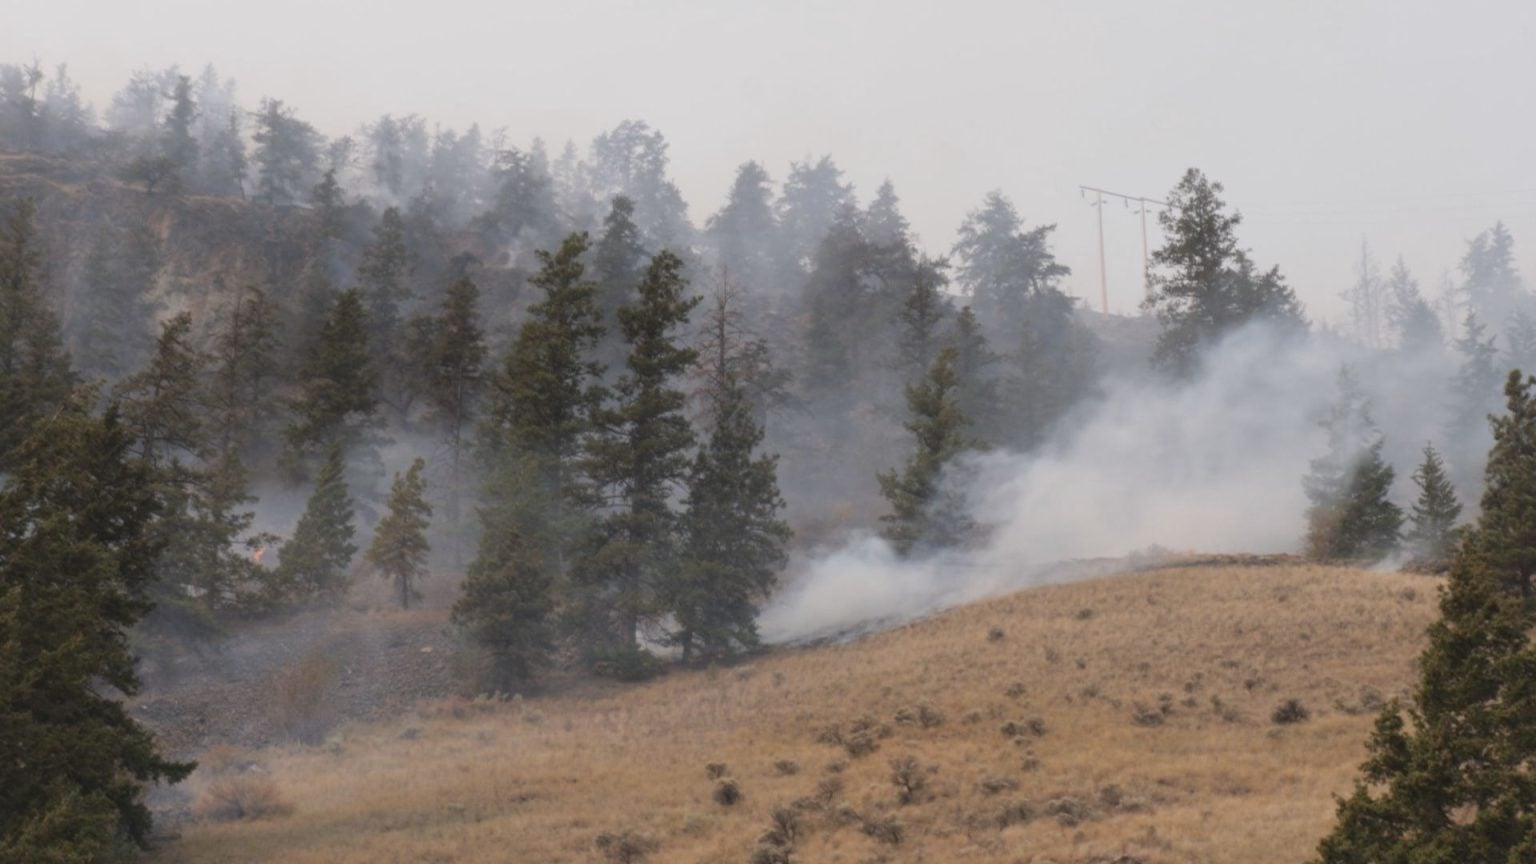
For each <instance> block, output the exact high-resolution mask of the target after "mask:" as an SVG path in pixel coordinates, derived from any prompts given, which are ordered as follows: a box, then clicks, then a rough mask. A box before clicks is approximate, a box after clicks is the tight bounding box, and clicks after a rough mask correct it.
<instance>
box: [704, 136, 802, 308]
mask: <svg viewBox="0 0 1536 864" xmlns="http://www.w3.org/2000/svg"><path fill="white" fill-rule="evenodd" d="M771 182H772V181H771V180H770V179H769V177H768V172H767V171H765V170H764V169H763V166H761V165H759V164H757V163H756V162H745V163H742V165H741V166H740V167H738V168H737V169H736V179H735V181H734V182H733V183H732V184H731V192H730V195H729V196H728V197H727V198H726V202H725V206H724V207H721V208H720V212H718V213H716V214H715V215H713V216H711V217H710V218H709V223H708V225H707V226H706V229H705V230H706V232H707V233H708V236H709V238H710V239H711V240H712V241H713V242H714V246H715V254H716V255H717V256H718V257H719V260H720V266H722V267H724V268H725V270H726V272H727V273H728V274H729V275H730V278H731V280H732V281H733V282H734V283H735V284H736V285H738V286H740V287H741V290H742V291H744V292H745V293H746V294H747V295H748V296H763V295H769V294H773V295H779V294H783V293H784V291H785V290H786V289H787V288H788V287H789V286H787V285H784V284H781V283H782V282H783V281H784V280H783V278H782V275H781V271H780V262H779V252H778V248H779V223H778V219H776V218H775V217H774V214H773V204H772V196H773V193H772V190H771V189H770V184H771Z"/></svg>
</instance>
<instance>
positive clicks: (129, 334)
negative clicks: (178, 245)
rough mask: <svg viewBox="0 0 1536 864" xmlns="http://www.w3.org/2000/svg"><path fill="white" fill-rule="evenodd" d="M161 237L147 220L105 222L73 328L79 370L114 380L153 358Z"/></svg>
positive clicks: (92, 253)
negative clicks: (119, 224)
mask: <svg viewBox="0 0 1536 864" xmlns="http://www.w3.org/2000/svg"><path fill="white" fill-rule="evenodd" d="M160 261H161V254H160V248H159V241H158V239H156V238H155V237H154V235H153V234H152V233H151V231H150V230H149V228H148V226H146V225H142V224H139V225H133V226H129V227H127V228H113V227H112V226H110V225H102V226H101V228H100V229H98V231H97V233H96V236H95V238H93V240H92V242H91V246H90V249H89V251H88V252H87V253H86V257H85V273H84V280H83V284H82V285H81V286H80V294H79V298H78V301H77V305H78V306H79V308H80V313H79V314H78V315H77V316H75V322H74V324H73V326H72V327H71V334H70V335H71V339H70V343H71V345H72V352H71V353H72V354H73V356H74V358H75V362H76V365H77V366H78V367H79V369H80V372H81V373H82V374H84V375H86V376H88V377H90V378H98V379H102V380H104V381H107V382H109V383H115V382H117V381H120V380H122V379H123V378H125V377H127V376H128V375H130V374H132V373H133V372H135V371H136V370H138V369H139V368H140V367H141V366H143V365H144V363H145V361H146V360H148V359H149V354H150V351H151V349H152V348H153V347H154V343H155V314H156V313H157V312H158V311H159V309H160V304H159V303H157V302H156V301H155V300H154V298H153V297H152V295H151V292H152V291H153V290H154V287H155V279H156V275H157V274H158V272H159V270H160Z"/></svg>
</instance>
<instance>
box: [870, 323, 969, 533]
mask: <svg viewBox="0 0 1536 864" xmlns="http://www.w3.org/2000/svg"><path fill="white" fill-rule="evenodd" d="M956 362H957V352H956V350H955V349H954V348H945V349H944V350H943V351H940V352H939V357H938V359H937V360H935V361H934V363H933V367H932V368H930V369H929V370H928V375H927V377H926V378H924V379H923V380H922V381H920V382H918V383H916V384H912V385H910V386H908V387H907V410H908V412H909V413H910V415H911V418H910V419H909V420H908V421H907V422H906V424H905V426H906V428H907V431H909V432H911V433H912V437H913V439H914V441H913V443H914V447H913V450H912V455H911V456H910V457H908V459H907V464H906V466H905V467H903V468H902V470H901V471H900V472H897V471H894V470H892V471H888V472H886V473H883V474H881V475H880V476H879V481H880V494H881V495H883V496H885V499H886V501H888V502H889V503H890V505H891V510H890V512H889V513H887V514H885V515H883V516H881V517H880V521H881V522H883V523H885V527H884V528H882V529H881V531H880V534H881V536H882V537H884V538H885V539H886V540H887V541H889V542H890V544H891V548H893V549H894V550H896V553H897V554H898V555H902V556H906V555H910V554H912V553H913V552H915V551H918V550H922V549H937V548H943V547H946V546H954V545H957V544H960V543H962V542H964V541H965V539H966V538H967V536H968V535H969V534H970V533H971V532H972V530H973V529H974V526H973V524H972V522H971V519H970V517H969V515H968V514H967V513H966V512H965V506H964V501H963V500H962V499H961V498H960V497H959V496H958V495H957V494H955V493H954V492H952V491H950V490H949V488H947V487H946V484H945V482H944V479H945V478H944V472H945V469H946V468H948V467H950V465H951V464H952V463H953V461H954V457H955V456H956V455H958V454H959V453H961V452H962V451H964V450H966V449H968V448H969V446H970V444H969V442H968V441H967V439H966V438H965V436H964V429H965V427H966V426H968V425H970V420H969V419H967V418H966V416H965V415H964V414H963V413H961V411H960V407H959V405H958V404H957V402H956V395H957V394H956V388H957V387H958V385H959V379H958V377H957V376H956V373H955V364H956Z"/></svg>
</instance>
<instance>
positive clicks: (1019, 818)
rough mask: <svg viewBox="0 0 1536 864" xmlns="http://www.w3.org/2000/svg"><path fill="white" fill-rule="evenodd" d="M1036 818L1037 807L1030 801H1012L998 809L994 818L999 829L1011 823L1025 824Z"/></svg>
mask: <svg viewBox="0 0 1536 864" xmlns="http://www.w3.org/2000/svg"><path fill="white" fill-rule="evenodd" d="M1033 818H1035V808H1034V807H1032V806H1030V803H1029V802H1028V801H1012V802H1009V803H1008V804H1005V805H1003V807H1002V809H1000V810H998V811H997V816H996V817H994V820H993V821H995V822H996V823H997V827H998V829H999V830H1001V829H1003V828H1007V827H1008V826H1010V825H1023V824H1025V823H1027V822H1029V820H1031V819H1033Z"/></svg>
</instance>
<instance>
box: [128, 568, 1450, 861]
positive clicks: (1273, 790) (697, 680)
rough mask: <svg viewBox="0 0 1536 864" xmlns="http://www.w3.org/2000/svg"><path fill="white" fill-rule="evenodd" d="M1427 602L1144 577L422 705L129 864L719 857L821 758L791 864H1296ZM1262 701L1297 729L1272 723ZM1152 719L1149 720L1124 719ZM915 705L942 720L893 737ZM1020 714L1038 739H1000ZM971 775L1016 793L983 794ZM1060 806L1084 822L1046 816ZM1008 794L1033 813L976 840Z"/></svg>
mask: <svg viewBox="0 0 1536 864" xmlns="http://www.w3.org/2000/svg"><path fill="white" fill-rule="evenodd" d="M1434 586H1435V582H1434V581H1433V580H1431V579H1428V578H1426V577H1422V576H1414V575H1407V574H1398V573H1369V572H1363V571H1356V570H1348V569H1336V568H1323V567H1311V566H1285V567H1254V568H1194V569H1187V570H1169V571H1160V572H1152V573H1142V574H1135V575H1129V576H1122V577H1116V578H1110V579H1103V580H1098V581H1092V582H1086V583H1080V584H1076V585H1065V586H1058V587H1049V588H1041V589H1035V590H1030V591H1024V592H1021V593H1018V594H1014V595H1012V596H1008V597H1004V598H1000V599H997V600H993V601H988V602H984V603H980V604H977V605H974V606H970V607H967V608H963V609H959V610H956V611H953V612H951V613H948V614H945V615H943V616H940V617H937V618H934V619H931V620H927V621H923V622H920V623H917V624H914V625H911V626H908V627H905V628H901V629H898V630H895V631H891V632H886V633H881V634H878V635H874V636H871V637H868V638H865V639H863V640H861V641H859V642H857V643H855V644H851V645H845V646H837V647H825V648H814V649H803V650H795V651H784V652H777V653H775V654H773V655H771V656H768V657H765V658H762V659H760V660H758V661H757V662H756V663H754V664H752V665H751V666H750V667H735V668H730V669H722V670H717V671H700V672H689V673H682V674H675V675H672V676H669V677H668V678H666V679H664V680H662V681H659V682H656V683H653V684H649V685H645V686H639V687H635V688H632V689H628V690H625V691H624V692H621V693H617V694H613V693H607V694H603V695H598V696H592V695H587V696H584V697H572V696H565V697H560V696H555V697H548V698H538V699H529V700H523V701H518V702H515V703H512V704H509V705H505V706H501V707H496V708H493V709H475V708H473V707H470V706H459V707H457V708H456V709H455V708H452V707H450V706H439V707H438V709H437V710H435V711H430V712H423V713H422V714H420V715H413V716H411V717H409V718H402V720H401V721H399V722H398V723H395V724H392V725H383V726H368V727H355V728H351V729H349V730H347V731H346V732H345V733H344V735H343V738H342V742H341V743H340V744H339V745H338V746H334V747H332V748H329V749H325V748H321V749H312V750H281V751H269V752H264V753H261V754H257V757H256V758H258V759H259V760H261V761H262V762H264V763H265V765H266V767H267V769H268V770H269V771H270V772H271V773H270V777H271V778H272V780H273V781H274V782H275V783H276V784H277V786H278V787H279V788H280V790H281V792H282V794H283V795H284V796H285V797H286V798H287V799H288V800H289V802H290V803H291V804H292V805H293V807H294V811H293V813H292V814H291V815H288V816H283V817H279V818H274V819H267V820H260V821H253V822H241V823H226V824H213V823H203V824H198V825H193V826H190V827H188V828H187V830H186V831H185V833H184V836H183V838H182V840H181V841H180V842H179V843H176V844H173V845H171V846H169V847H167V848H165V849H163V850H161V851H160V852H158V853H157V854H156V855H155V856H154V857H153V860H154V861H155V862H157V864H173V862H225V861H239V862H247V861H282V862H295V864H299V862H340V864H346V862H381V864H382V862H406V861H410V862H464V864H468V862H506V861H518V862H525V861H526V862H585V861H593V860H599V854H598V853H597V852H596V851H595V849H594V845H593V841H594V838H595V837H596V835H598V834H599V833H601V832H605V831H623V830H631V831H638V832H643V833H645V834H647V835H649V836H650V837H652V838H654V839H655V840H657V841H659V843H660V851H658V852H657V853H656V854H654V855H653V856H652V858H651V860H653V861H678V862H684V861H686V862H695V861H698V862H705V861H709V862H714V861H718V862H745V861H747V860H748V856H749V854H750V852H751V850H752V848H753V847H754V845H755V842H756V839H757V837H758V836H759V835H760V834H761V833H762V832H763V831H764V830H765V829H766V828H767V827H768V824H769V817H770V814H771V812H772V811H773V809H774V808H775V807H776V806H780V805H783V804H786V803H788V802H791V801H793V800H795V799H798V798H802V797H805V796H810V795H812V794H813V793H814V792H815V791H816V788H817V786H818V784H819V783H821V782H822V781H823V780H824V779H826V778H829V777H832V776H834V774H833V773H829V770H828V769H829V766H834V767H835V766H836V765H837V764H839V763H846V767H843V768H842V770H841V771H840V773H837V774H836V775H835V776H836V777H838V778H840V779H841V781H842V790H841V792H840V793H838V794H837V796H836V798H835V799H834V801H833V804H832V805H831V806H830V807H826V808H823V809H820V810H810V811H807V812H806V815H805V817H804V831H803V837H802V839H801V840H800V841H799V843H798V847H797V858H796V860H800V861H815V862H838V861H847V862H862V861H869V860H876V859H878V860H890V861H997V862H1014V861H1046V860H1051V861H1058V862H1066V861H1092V860H1095V859H1096V858H1101V857H1102V858H1105V859H1107V860H1110V859H1113V858H1114V857H1116V856H1119V855H1122V854H1128V855H1132V856H1135V857H1136V858H1139V859H1141V860H1143V861H1146V862H1161V861H1169V862H1171V861H1211V862H1230V861H1244V862H1268V861H1276V862H1279V861H1287V862H1294V861H1300V860H1303V859H1304V858H1305V857H1306V856H1307V855H1308V854H1309V853H1310V851H1311V850H1312V848H1313V846H1314V844H1315V843H1316V840H1317V838H1318V837H1319V836H1320V835H1321V834H1322V832H1323V831H1325V830H1326V828H1327V826H1328V825H1329V822H1330V819H1331V815H1332V807H1333V805H1332V801H1331V796H1332V795H1334V794H1336V793H1341V792H1344V791H1347V789H1348V788H1349V786H1350V784H1351V782H1352V777H1353V775H1354V771H1355V767H1356V765H1357V763H1358V762H1359V761H1360V759H1361V757H1362V755H1363V752H1364V751H1363V742H1364V739H1365V736H1366V733H1367V731H1368V729H1369V725H1370V722H1371V713H1370V712H1362V711H1361V709H1360V702H1361V695H1360V694H1361V690H1362V688H1363V687H1369V688H1375V689H1376V690H1378V691H1380V692H1381V693H1383V694H1385V695H1388V696H1390V695H1393V694H1395V693H1398V692H1401V690H1402V688H1404V687H1405V686H1406V684H1407V682H1408V681H1409V680H1410V677H1411V674H1412V665H1413V658H1414V656H1415V655H1416V653H1417V651H1418V649H1419V646H1420V645H1421V643H1422V634H1423V630H1424V627H1425V626H1426V625H1427V624H1428V623H1429V621H1430V620H1431V618H1432V617H1433V612H1434V609H1433V606H1434V594H1435V591H1434ZM1084 610H1091V611H1084ZM992 628H1000V629H1001V630H1002V631H1003V633H1004V635H1003V637H1002V638H1001V639H991V638H989V635H988V634H989V631H990V630H991V629H992ZM1016 684H1022V685H1023V687H1022V689H1023V692H1022V694H1021V695H1020V694H1018V693H1017V689H1018V688H1016V687H1015V686H1014V685H1016ZM1164 694H1168V695H1166V696H1164ZM1213 697H1214V698H1215V699H1218V700H1219V702H1220V706H1221V707H1220V708H1218V707H1216V706H1215V703H1213ZM1287 698H1296V699H1299V700H1301V702H1302V703H1303V704H1304V705H1305V706H1306V707H1307V708H1309V709H1310V710H1311V714H1312V717H1311V720H1310V721H1308V722H1305V723H1301V724H1295V725H1287V726H1277V725H1275V724H1274V723H1273V722H1272V721H1271V719H1270V715H1271V712H1272V710H1273V709H1274V707H1275V706H1276V705H1277V704H1279V703H1280V702H1281V701H1282V700H1284V699H1287ZM1160 700H1161V701H1163V702H1168V701H1169V700H1171V702H1172V708H1171V711H1169V712H1168V713H1167V716H1166V718H1165V719H1164V721H1163V722H1162V723H1161V724H1160V725H1139V724H1137V723H1135V722H1133V716H1134V715H1135V713H1136V712H1137V710H1138V708H1137V705H1138V703H1140V705H1141V706H1142V707H1143V708H1145V709H1147V710H1149V711H1153V712H1157V711H1158V709H1157V707H1156V706H1158V704H1159V702H1160ZM1367 701H1369V700H1367ZM918 703H926V704H927V705H929V706H931V708H932V709H935V710H936V711H938V712H939V713H941V714H942V715H943V716H944V718H945V720H944V722H943V723H942V724H941V725H938V726H936V727H933V728H927V729H924V728H922V727H921V726H918V725H912V724H902V723H897V722H895V720H894V718H895V715H896V714H897V712H898V711H900V710H901V709H903V708H908V707H910V706H914V705H916V704H918ZM1158 713H1161V712H1158ZM455 715H457V716H455ZM863 715H868V716H869V717H872V718H874V719H875V720H877V721H879V722H880V723H883V724H887V725H889V726H890V732H891V734H890V736H889V737H887V738H884V739H883V740H880V742H879V749H878V750H877V751H876V752H874V753H872V754H870V755H865V756H862V757H859V758H850V757H849V756H848V755H847V753H845V752H844V751H843V749H841V748H840V747H838V746H836V745H832V744H826V743H819V742H818V740H817V739H818V731H819V730H822V729H824V728H825V727H828V726H833V725H842V726H843V727H845V728H846V727H847V725H848V724H849V723H851V722H852V721H854V720H856V719H857V718H859V717H861V716H863ZM1033 718H1038V719H1040V720H1043V722H1044V726H1045V730H1044V734H1043V735H1040V736H1038V737H1036V736H1032V735H1029V734H1028V733H1026V734H1025V735H1024V736H1023V737H1020V738H1011V737H1010V736H1008V735H1005V734H1003V733H1002V732H1001V731H1000V729H1001V728H1002V727H1003V726H1004V725H1005V724H1006V723H1008V722H1009V721H1015V722H1023V721H1028V720H1030V719H1033ZM406 728H415V729H417V730H419V735H416V736H415V737H410V736H406V737H402V735H401V733H402V731H403V730H405V729H406ZM906 755H911V756H913V757H915V758H916V759H917V760H918V761H919V762H920V763H921V764H922V765H925V766H932V769H933V771H932V773H930V774H928V775H927V778H928V787H929V788H928V790H927V795H926V796H925V799H926V800H923V801H921V802H920V803H915V804H912V805H908V806H904V807H903V806H898V805H897V803H896V791H895V788H894V787H893V786H892V784H891V782H890V775H891V766H890V762H891V760H892V758H894V757H898V756H906ZM779 760H792V761H794V762H795V763H797V764H798V766H799V770H798V772H797V773H794V774H790V775H783V774H781V773H780V771H779V770H778V769H776V768H775V763H776V762H777V761H779ZM710 762H723V763H725V764H727V765H728V766H729V769H730V772H731V776H732V777H734V778H735V779H736V780H737V782H738V783H739V784H740V786H741V789H742V791H743V792H744V793H745V800H744V801H743V802H742V803H740V804H738V805H736V806H735V807H731V808H725V807H722V806H720V805H718V804H716V803H715V802H714V801H713V800H712V798H711V793H712V791H713V789H714V783H713V781H711V780H709V779H708V778H707V777H706V776H705V765H706V763H710ZM985 779H996V780H1001V781H1009V780H1011V781H1014V782H1016V783H1017V784H1018V788H1017V790H1016V791H1007V790H1004V791H1001V792H997V793H994V794H987V793H986V792H985V791H983V790H981V789H979V788H978V783H980V782H981V781H983V780H985ZM192 782H193V783H194V791H196V785H195V784H198V783H202V782H207V781H206V780H199V779H197V778H194V780H193V781H192ZM1111 786H1113V787H1116V789H1117V790H1118V791H1119V793H1120V794H1119V795H1118V796H1117V795H1116V794H1115V792H1114V790H1111V791H1109V792H1106V791H1105V790H1106V787H1111ZM1064 797H1074V798H1078V799H1081V801H1082V802H1083V803H1084V804H1086V805H1088V806H1089V807H1090V809H1091V810H1092V811H1093V813H1092V814H1091V818H1089V819H1088V820H1087V821H1083V822H1081V823H1080V824H1077V825H1071V826H1069V825H1064V824H1062V820H1061V819H1058V818H1055V817H1052V816H1049V815H1044V812H1043V811H1045V810H1046V809H1047V808H1048V806H1049V802H1051V801H1052V800H1058V799H1061V798H1064ZM1116 800H1118V801H1119V803H1118V804H1114V803H1107V802H1114V801H1116ZM1016 801H1027V802H1028V803H1029V804H1030V805H1031V808H1032V809H1033V810H1034V811H1035V812H1036V813H1037V814H1038V815H1036V816H1035V818H1033V819H1032V820H1030V821H1028V822H1025V823H1022V824H1012V825H1009V826H1008V827H1005V828H1000V827H998V821H997V816H998V814H1000V813H1001V812H1002V811H1003V810H1004V809H1005V808H1006V807H1007V806H1008V805H1010V804H1012V803H1014V802H1016ZM850 809H851V810H852V811H856V812H857V813H859V814H861V815H862V816H866V817H894V818H895V819H896V820H898V821H899V822H900V823H901V825H902V826H903V829H904V834H905V838H904V840H903V841H902V843H901V844H900V845H897V846H891V845H883V844H881V843H878V842H877V841H875V840H873V839H871V838H870V837H867V836H865V834H864V833H863V832H861V831H860V830H859V824H858V823H857V822H854V821H851V819H852V816H851V815H850V813H849V810H850ZM880 856H884V857H883V858H881V857H880Z"/></svg>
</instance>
